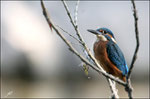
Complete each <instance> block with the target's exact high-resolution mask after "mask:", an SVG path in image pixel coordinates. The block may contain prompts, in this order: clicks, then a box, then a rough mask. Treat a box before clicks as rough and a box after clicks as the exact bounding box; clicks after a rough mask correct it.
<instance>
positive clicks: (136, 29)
mask: <svg viewBox="0 0 150 99" xmlns="http://www.w3.org/2000/svg"><path fill="white" fill-rule="evenodd" d="M131 2H132V5H133V16H134V22H135V23H134V25H135V35H136V48H135V52H134V55H133V58H132V62H131V65H130V68H129V72H128V76H127V77H128V78H130V77H131V72H132V69H133V67H134V63H135V61H136V59H137V53H138V50H139V46H140V42H139V31H138V17H137V11H136V6H135V3H134V0H131Z"/></svg>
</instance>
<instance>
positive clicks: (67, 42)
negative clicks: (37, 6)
mask: <svg viewBox="0 0 150 99" xmlns="http://www.w3.org/2000/svg"><path fill="white" fill-rule="evenodd" d="M41 7H42V10H43V15H44V17H45V18H46V21H47V22H48V24H51V25H52V28H53V29H54V30H55V32H56V33H57V35H59V37H60V38H61V39H62V40H63V41H64V42H65V44H66V45H67V46H68V47H69V49H70V51H71V52H73V53H74V54H75V55H76V56H78V57H79V58H80V59H81V61H83V62H85V63H86V64H87V65H89V66H90V67H91V68H92V69H94V70H95V71H97V72H98V73H102V74H103V75H104V76H105V77H108V78H110V79H111V80H114V81H116V82H117V83H119V84H121V85H123V86H125V85H126V83H125V82H123V81H122V80H120V79H119V78H116V77H114V76H112V75H110V74H108V73H106V72H105V71H102V70H101V69H99V68H98V67H96V66H95V65H93V64H91V63H90V62H89V61H87V60H86V59H85V58H84V57H83V56H81V55H80V54H79V53H78V52H77V50H76V49H75V48H74V47H73V46H72V45H71V44H70V42H69V41H68V40H67V39H66V38H65V37H64V36H63V35H62V34H61V33H60V32H59V31H58V29H57V28H56V27H55V26H54V24H53V23H52V21H51V20H50V19H49V17H48V13H47V11H46V8H45V6H44V3H43V0H41Z"/></svg>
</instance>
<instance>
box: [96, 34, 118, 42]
mask: <svg viewBox="0 0 150 99" xmlns="http://www.w3.org/2000/svg"><path fill="white" fill-rule="evenodd" d="M111 39H112V41H113V42H114V43H117V42H116V40H115V39H114V38H113V37H111ZM100 40H101V41H108V40H107V38H106V37H105V36H103V35H97V40H96V42H99V41H100Z"/></svg>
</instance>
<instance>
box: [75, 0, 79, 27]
mask: <svg viewBox="0 0 150 99" xmlns="http://www.w3.org/2000/svg"><path fill="white" fill-rule="evenodd" d="M78 7H79V0H77V3H76V8H75V12H74V24H75V25H76V26H78V24H77V20H78V17H77V16H78Z"/></svg>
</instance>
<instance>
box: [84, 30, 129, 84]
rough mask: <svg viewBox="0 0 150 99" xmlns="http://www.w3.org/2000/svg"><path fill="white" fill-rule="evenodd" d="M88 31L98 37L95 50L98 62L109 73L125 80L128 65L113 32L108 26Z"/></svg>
mask: <svg viewBox="0 0 150 99" xmlns="http://www.w3.org/2000/svg"><path fill="white" fill-rule="evenodd" d="M87 31H89V32H90V33H93V34H95V35H96V37H97V40H96V42H95V43H94V47H93V50H94V56H95V58H96V60H97V61H98V63H99V64H100V65H101V66H102V67H103V69H104V70H105V71H106V72H107V73H109V74H112V75H113V76H115V77H118V78H119V79H121V80H123V81H124V82H125V81H126V76H127V73H128V66H127V63H126V61H125V58H124V55H123V53H122V51H121V49H120V48H119V46H118V45H117V42H116V40H115V37H114V34H113V32H112V31H111V30H109V29H108V28H99V29H97V30H92V29H88V30H87Z"/></svg>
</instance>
